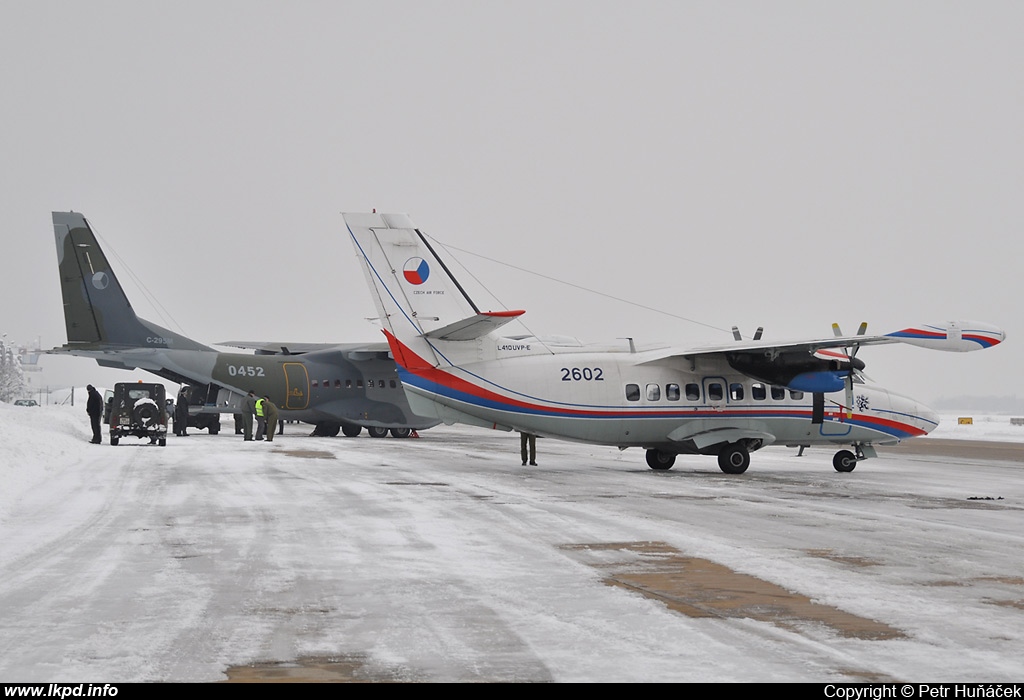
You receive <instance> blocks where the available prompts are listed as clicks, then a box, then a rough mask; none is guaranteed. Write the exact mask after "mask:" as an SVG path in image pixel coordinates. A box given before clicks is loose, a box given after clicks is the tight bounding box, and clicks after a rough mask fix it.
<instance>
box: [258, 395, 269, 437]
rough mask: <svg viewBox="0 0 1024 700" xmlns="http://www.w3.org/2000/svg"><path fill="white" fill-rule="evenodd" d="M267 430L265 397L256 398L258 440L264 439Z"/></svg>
mask: <svg viewBox="0 0 1024 700" xmlns="http://www.w3.org/2000/svg"><path fill="white" fill-rule="evenodd" d="M266 431H267V417H266V416H265V415H264V414H263V399H256V440H257V441H259V440H262V439H263V434H264V433H265V432H266Z"/></svg>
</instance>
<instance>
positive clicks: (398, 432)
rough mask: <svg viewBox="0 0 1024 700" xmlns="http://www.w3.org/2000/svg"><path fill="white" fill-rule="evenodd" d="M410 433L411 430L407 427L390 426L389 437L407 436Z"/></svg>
mask: <svg viewBox="0 0 1024 700" xmlns="http://www.w3.org/2000/svg"><path fill="white" fill-rule="evenodd" d="M411 434H412V430H410V429H409V428H392V429H391V437H396V438H407V437H409V436H410V435H411Z"/></svg>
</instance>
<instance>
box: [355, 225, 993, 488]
mask: <svg viewBox="0 0 1024 700" xmlns="http://www.w3.org/2000/svg"><path fill="white" fill-rule="evenodd" d="M344 218H345V223H346V224H347V226H348V230H349V232H350V234H351V237H352V242H353V243H354V245H355V248H356V252H357V257H359V259H360V260H361V262H362V264H363V269H364V271H365V273H366V277H367V280H368V282H369V285H370V288H371V290H372V292H373V298H374V301H375V303H376V305H377V311H378V313H379V315H380V318H381V322H382V323H383V325H384V332H385V334H386V336H387V339H388V343H390V345H391V353H392V355H393V356H394V358H395V360H396V362H397V363H398V367H399V370H398V373H399V376H400V377H401V379H402V383H403V385H404V386H405V390H406V393H407V394H408V396H409V403H410V405H411V406H412V408H413V410H414V411H415V412H416V413H418V414H420V415H423V416H433V417H434V418H436V419H438V420H441V421H444V422H445V423H455V422H460V423H469V424H472V425H479V426H484V427H488V428H497V429H503V430H519V431H522V432H528V433H534V434H536V435H542V436H547V437H555V438H563V439H566V440H575V441H580V442H586V443H592V444H602V445H614V446H617V447H619V448H620V449H625V448H628V447H640V448H643V449H645V450H646V451H647V464H648V465H649V466H650V467H651V468H652V469H659V470H662V469H669V468H671V467H672V465H673V464H674V463H675V459H676V455H678V454H703V455H717V456H718V464H719V467H720V468H721V470H722V471H724V472H726V473H729V474H739V473H742V472H744V471H745V470H746V469H747V466H748V465H749V464H750V453H751V452H753V451H755V450H758V449H760V448H762V447H764V446H766V445H770V444H772V443H779V444H784V445H789V446H794V447H795V446H798V445H850V446H852V448H853V451H851V450H847V449H843V450H839V451H838V452H837V453H836V455H835V458H834V459H833V466H834V467H835V469H836V470H838V471H841V472H848V471H852V470H853V469H854V467H855V466H856V464H857V462H858V461H859V460H861V459H865V458H867V457H871V456H874V455H875V451H874V448H873V447H872V446H873V445H877V444H891V443H896V442H899V441H901V440H904V439H906V438H911V437H915V436H919V435H925V434H927V433H929V432H930V431H932V430H933V429H934V428H935V427H936V426H937V425H938V420H939V419H938V416H937V415H936V414H935V413H934V412H933V411H931V410H930V409H928V408H927V407H925V406H923V405H921V404H920V403H919V402H917V401H915V400H914V399H911V398H907V397H905V396H900V395H899V394H895V393H893V392H890V391H888V390H886V389H884V388H882V387H880V386H875V385H871V384H868V383H867V381H866V379H865V378H864V377H863V375H860V374H859V373H858V370H860V369H862V368H863V367H864V363H863V362H862V361H861V360H859V359H857V358H856V357H855V355H856V353H857V350H858V349H859V348H860V347H861V346H864V345H878V344H885V343H907V344H910V345H918V346H920V347H924V348H930V349H936V350H946V351H954V352H963V351H968V350H976V349H980V348H987V347H991V346H993V345H997V344H999V343H1001V342H1002V341H1003V340H1004V338H1005V334H1004V333H1003V331H1001V330H999V329H998V328H995V327H993V326H991V325H987V324H984V323H974V322H950V323H942V324H938V325H929V326H917V327H912V328H907V329H904V330H900V331H897V332H895V333H889V334H886V335H866V334H865V330H866V326H864V325H862V326H861V328H860V330H859V333H858V334H857V335H854V336H843V335H842V334H840V333H839V332H838V328H837V327H835V331H836V333H835V337H832V338H821V339H814V340H800V341H794V342H784V343H771V342H766V341H762V340H760V332H758V333H757V334H756V336H755V337H756V338H757V339H756V340H753V341H743V340H739V339H738V340H737V341H736V342H733V343H730V344H727V345H711V346H706V347H695V348H660V349H651V350H640V349H637V348H636V347H635V346H634V343H633V341H632V340H629V341H628V343H627V342H625V341H623V342H622V343H620V344H619V345H618V346H606V347H589V346H583V345H581V344H580V343H578V342H574V341H572V340H571V339H568V340H567V339H565V338H555V339H545V338H543V337H534V336H529V337H524V336H512V337H507V336H504V335H502V334H501V333H500V332H499V329H500V328H501V326H503V325H504V324H506V323H508V322H509V321H512V320H514V319H515V318H517V317H518V316H520V315H522V314H523V313H524V312H523V311H480V309H479V308H478V307H477V306H476V304H474V303H473V301H472V300H471V299H470V297H469V295H468V294H467V293H466V292H465V291H464V289H463V287H462V286H461V285H460V284H459V283H458V282H457V281H456V280H455V278H454V277H453V275H452V274H451V272H450V271H449V269H448V268H447V267H446V266H445V264H444V263H443V262H442V261H441V259H440V258H439V257H438V256H437V254H436V253H435V251H434V249H433V247H432V246H431V245H430V244H429V243H428V241H427V239H426V237H425V236H424V235H423V234H422V233H421V232H420V231H419V230H418V229H417V228H416V227H415V226H414V225H413V223H412V221H410V220H409V218H408V217H407V216H405V215H404V214H376V213H373V214H345V215H344ZM735 335H736V336H737V338H738V337H739V334H738V333H736V334H735Z"/></svg>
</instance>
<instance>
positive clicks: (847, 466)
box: [832, 450, 857, 472]
mask: <svg viewBox="0 0 1024 700" xmlns="http://www.w3.org/2000/svg"><path fill="white" fill-rule="evenodd" d="M832 466H833V467H835V470H836V471H837V472H852V471H853V470H854V469H855V468H856V467H857V455H855V454H853V453H852V452H850V451H849V450H839V451H838V452H836V455H835V457H833V458H832Z"/></svg>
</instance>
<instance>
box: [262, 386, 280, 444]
mask: <svg viewBox="0 0 1024 700" xmlns="http://www.w3.org/2000/svg"><path fill="white" fill-rule="evenodd" d="M263 419H264V420H266V422H267V442H273V441H274V431H276V430H277V406H275V405H274V402H273V401H271V400H270V397H269V396H264V397H263Z"/></svg>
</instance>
